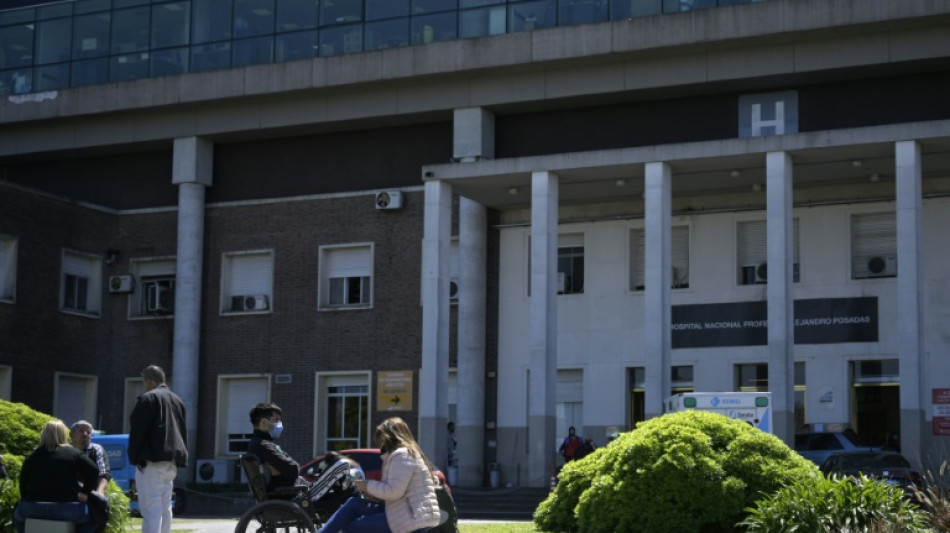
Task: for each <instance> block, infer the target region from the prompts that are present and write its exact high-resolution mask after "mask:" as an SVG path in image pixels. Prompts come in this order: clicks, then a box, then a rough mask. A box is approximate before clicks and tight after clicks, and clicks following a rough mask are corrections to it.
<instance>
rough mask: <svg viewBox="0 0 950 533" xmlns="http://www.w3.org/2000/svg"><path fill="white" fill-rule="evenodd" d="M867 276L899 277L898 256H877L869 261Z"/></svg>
mask: <svg viewBox="0 0 950 533" xmlns="http://www.w3.org/2000/svg"><path fill="white" fill-rule="evenodd" d="M867 274H868V277H869V278H877V277H884V276H896V275H897V256H894V255H876V256H874V257H872V258H870V259H868V264H867Z"/></svg>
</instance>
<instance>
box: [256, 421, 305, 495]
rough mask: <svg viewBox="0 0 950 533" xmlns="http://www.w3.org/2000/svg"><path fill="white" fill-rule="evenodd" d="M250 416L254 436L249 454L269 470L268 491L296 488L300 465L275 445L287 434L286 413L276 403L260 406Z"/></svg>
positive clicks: (267, 474) (266, 476) (267, 475)
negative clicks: (285, 428)
mask: <svg viewBox="0 0 950 533" xmlns="http://www.w3.org/2000/svg"><path fill="white" fill-rule="evenodd" d="M249 414H250V416H251V425H253V426H254V435H253V436H251V440H250V442H248V444H247V453H250V454H254V455H256V456H257V457H258V459H260V460H261V463H262V464H263V465H264V466H265V467H266V470H267V471H266V473H265V479H267V490H268V491H272V490H274V489H276V488H278V487H289V486H293V485H294V484H295V483H296V482H297V477H298V476H299V472H300V465H299V464H297V461H294V459H293V457H291V456H290V455H289V454H288V453H287V452H285V451H284V450H282V449H281V448H280V446H278V445H277V443H276V442H274V440H275V439H277V438H279V437H280V434H281V433H283V431H284V422H283V420H282V419H281V417H282V416H283V411H281V409H280V407H278V406H277V404H275V403H259V404H257V405H255V406H254V407H252V408H251V412H250V413H249Z"/></svg>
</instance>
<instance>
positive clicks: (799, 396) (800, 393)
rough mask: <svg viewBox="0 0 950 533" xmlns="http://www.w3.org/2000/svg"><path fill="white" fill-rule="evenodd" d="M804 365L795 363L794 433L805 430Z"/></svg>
mask: <svg viewBox="0 0 950 533" xmlns="http://www.w3.org/2000/svg"><path fill="white" fill-rule="evenodd" d="M805 407H806V402H805V363H795V432H796V433H800V432H802V431H804V430H805V421H806V420H808V417H807V416H806V413H805Z"/></svg>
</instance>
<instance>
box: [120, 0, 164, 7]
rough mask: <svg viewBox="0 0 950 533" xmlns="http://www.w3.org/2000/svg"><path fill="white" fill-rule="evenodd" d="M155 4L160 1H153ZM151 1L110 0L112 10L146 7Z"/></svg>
mask: <svg viewBox="0 0 950 533" xmlns="http://www.w3.org/2000/svg"><path fill="white" fill-rule="evenodd" d="M155 1H156V2H158V1H160V0H155ZM149 2H151V0H112V9H122V8H124V7H135V6H144V5H148V4H149Z"/></svg>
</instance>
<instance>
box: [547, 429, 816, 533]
mask: <svg viewBox="0 0 950 533" xmlns="http://www.w3.org/2000/svg"><path fill="white" fill-rule="evenodd" d="M816 473H817V467H816V466H815V465H814V464H812V463H811V462H810V461H808V460H806V459H804V458H802V457H801V456H800V455H798V454H797V453H795V452H794V451H792V450H791V449H789V448H788V447H787V446H786V445H785V444H784V443H783V442H782V441H781V440H779V439H778V438H776V437H775V436H774V435H769V434H766V433H763V432H761V431H759V430H758V429H755V428H753V427H751V426H750V425H749V424H747V423H745V422H742V421H738V420H733V419H730V418H727V417H725V416H722V415H719V414H715V413H710V412H705V411H693V410H689V411H681V412H677V413H671V414H667V415H664V416H661V417H658V418H653V419H651V420H648V421H646V422H641V423H640V424H639V425H638V426H637V429H636V430H634V431H630V432H627V433H624V434H621V435H620V436H619V437H618V438H617V439H616V440H614V441H613V442H611V443H610V444H609V445H608V446H605V447H602V448H600V449H598V450H597V451H596V452H594V453H593V454H592V455H590V456H588V457H585V458H584V459H583V460H580V461H573V462H570V463H568V464H567V465H565V466H564V468H563V469H562V470H561V474H560V481H559V483H558V486H557V489H556V490H555V491H554V492H552V493H551V495H550V496H549V497H548V498H547V499H546V500H545V501H544V502H542V503H541V505H540V506H539V507H538V510H537V511H536V513H535V516H534V522H535V525H536V526H537V527H538V529H541V530H542V531H548V532H575V531H583V532H585V533H609V532H615V531H624V532H637V531H648V532H653V531H656V532H668V531H678V532H689V531H702V532H704V533H707V532H708V533H712V532H718V531H723V532H725V531H732V530H733V526H734V525H735V524H736V523H737V522H739V521H741V520H742V519H743V518H744V517H745V515H746V508H747V507H749V506H751V505H752V503H753V502H755V500H757V499H759V498H760V497H762V495H763V494H772V493H774V492H776V491H777V490H778V489H779V488H781V487H782V486H784V485H786V484H788V483H792V482H794V481H796V480H799V479H805V478H808V477H811V476H812V475H815V474H816Z"/></svg>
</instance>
